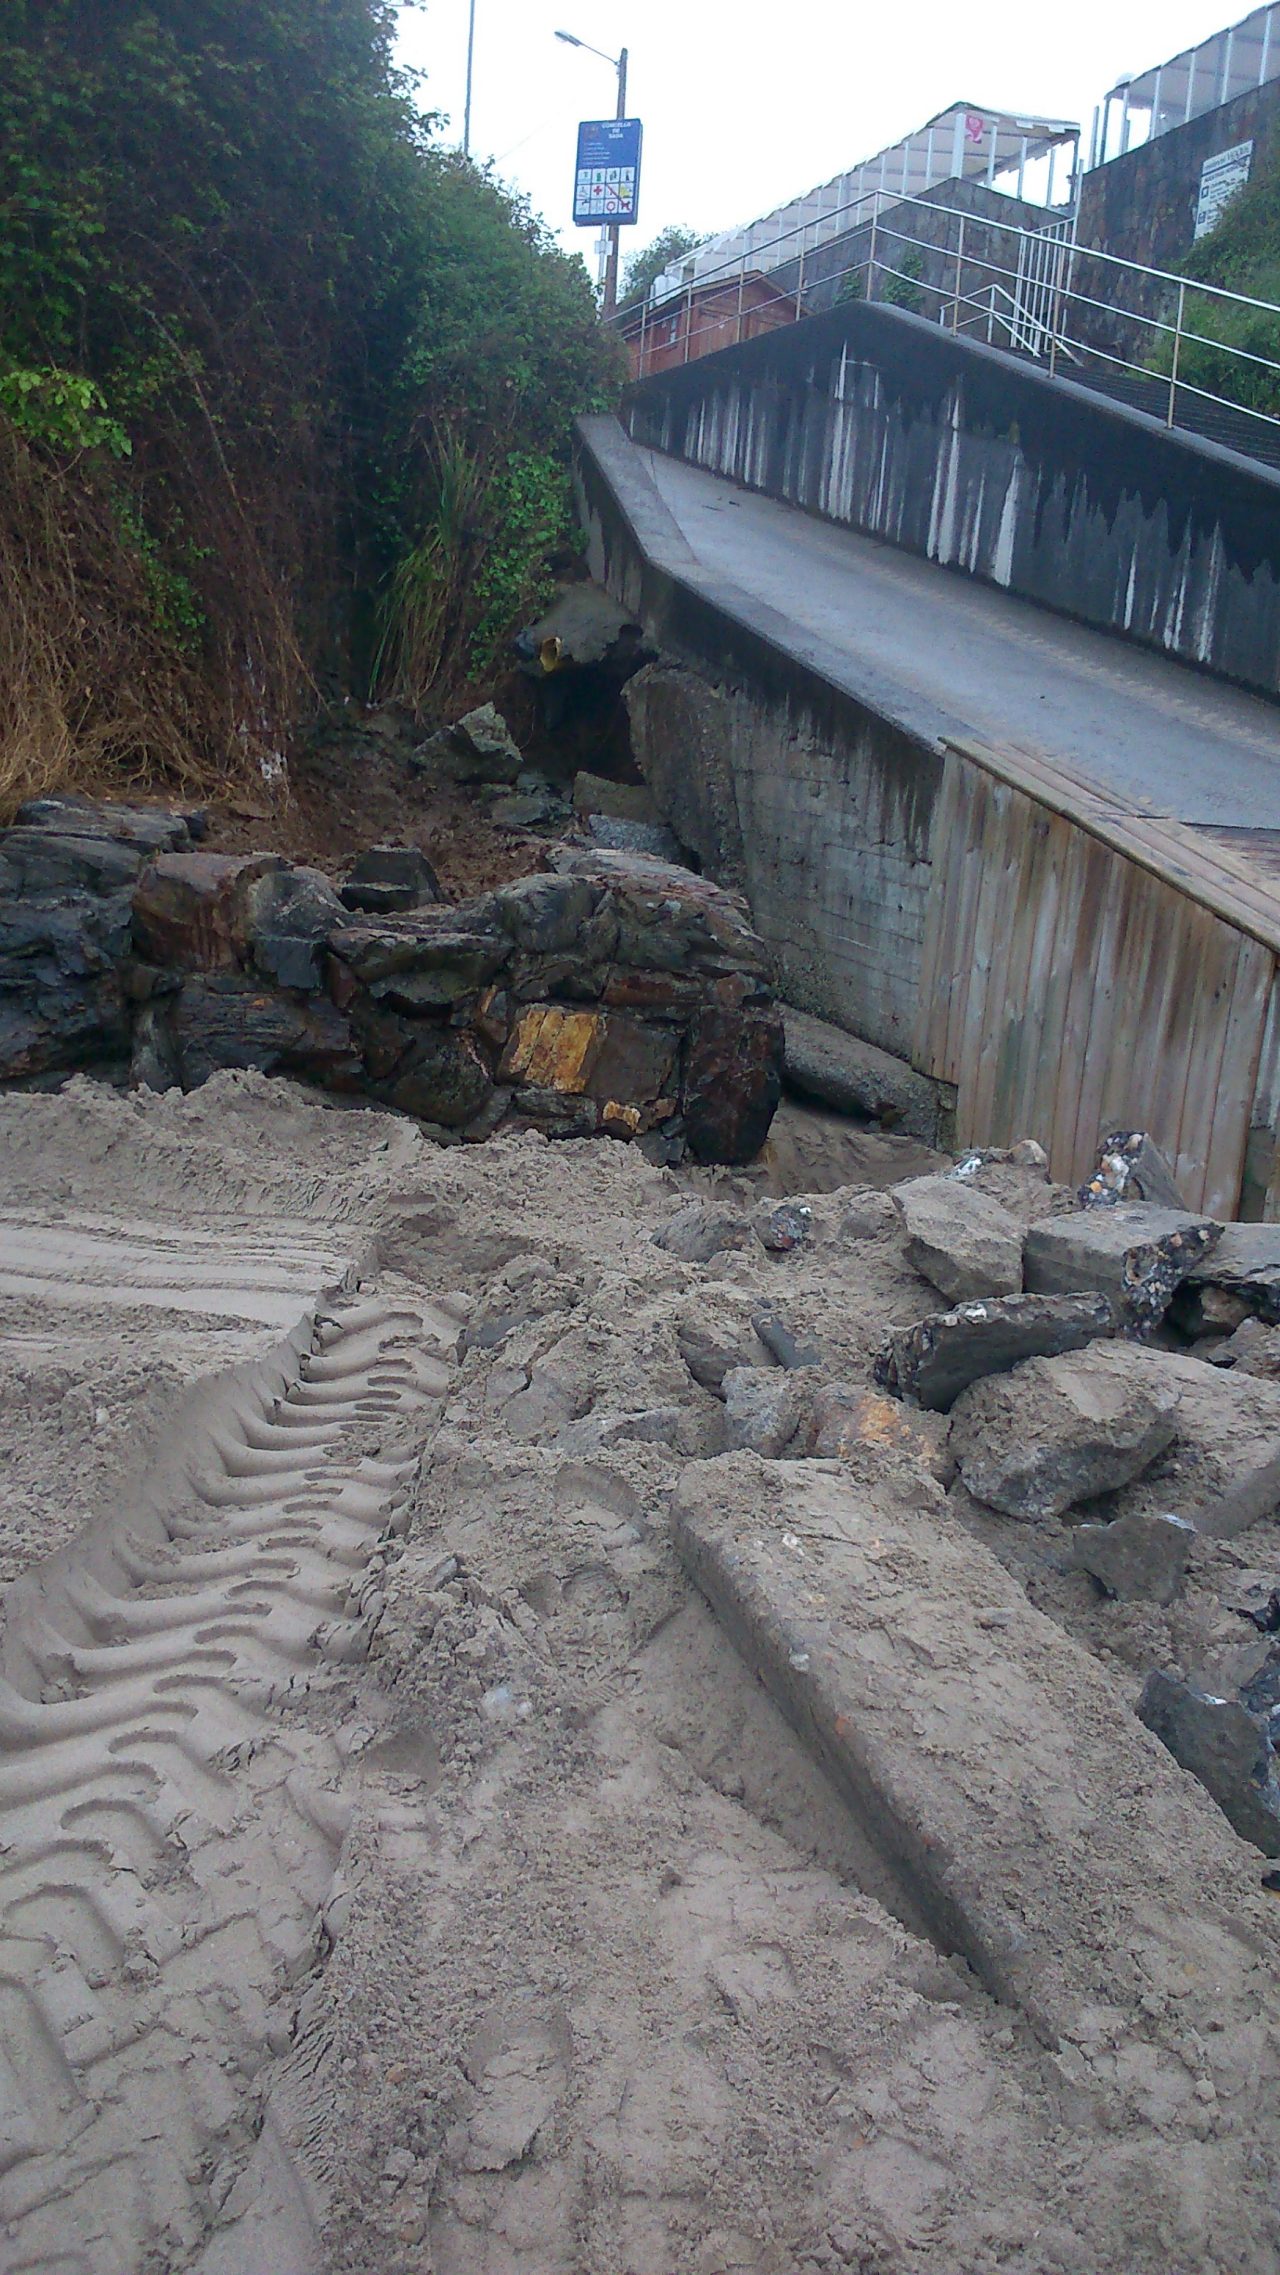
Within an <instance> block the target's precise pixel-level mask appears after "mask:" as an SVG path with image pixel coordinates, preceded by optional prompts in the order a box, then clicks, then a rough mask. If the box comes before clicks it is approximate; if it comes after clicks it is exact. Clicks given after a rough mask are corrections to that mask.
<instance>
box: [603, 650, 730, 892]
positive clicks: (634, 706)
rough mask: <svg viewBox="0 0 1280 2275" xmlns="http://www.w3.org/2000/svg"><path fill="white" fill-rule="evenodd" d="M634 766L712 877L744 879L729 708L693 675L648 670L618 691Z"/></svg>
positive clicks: (675, 669)
mask: <svg viewBox="0 0 1280 2275" xmlns="http://www.w3.org/2000/svg"><path fill="white" fill-rule="evenodd" d="M622 700H623V702H624V703H625V705H626V708H627V717H628V720H629V722H630V726H631V748H632V750H633V752H634V754H635V760H636V764H637V766H638V767H639V769H640V772H641V773H642V774H643V776H644V778H645V781H646V782H647V783H648V785H649V788H650V790H651V791H652V793H653V802H654V804H655V806H656V807H657V809H658V812H659V813H660V814H661V816H662V819H663V821H664V822H665V823H666V824H667V827H668V828H669V829H671V830H673V831H674V832H675V835H676V837H677V838H678V839H679V841H680V843H681V845H687V846H690V847H691V848H692V850H693V851H694V852H695V853H696V854H697V856H698V858H699V860H700V861H701V862H702V864H703V867H704V868H705V869H706V870H708V871H709V873H710V874H711V875H712V876H715V877H721V878H723V879H724V880H725V882H726V883H728V884H732V885H741V884H742V883H743V882H744V881H745V878H746V855H745V852H744V849H743V843H742V825H741V823H740V821H739V819H738V801H737V793H736V790H735V787H734V770H733V755H732V746H733V715H732V710H731V707H730V704H729V702H728V701H727V700H726V698H725V697H724V696H723V695H721V694H720V693H719V692H718V690H717V689H715V688H714V687H711V686H709V685H708V683H707V681H706V680H704V679H700V678H699V676H698V674H697V673H696V672H692V671H685V670H684V669H682V668H681V667H680V666H679V665H673V664H659V663H651V664H647V665H646V666H645V668H644V670H643V671H640V672H637V673H636V676H635V677H634V679H630V680H628V682H627V685H626V687H625V688H624V689H623V696H622Z"/></svg>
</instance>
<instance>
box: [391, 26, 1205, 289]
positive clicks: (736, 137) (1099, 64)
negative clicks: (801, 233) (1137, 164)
mask: <svg viewBox="0 0 1280 2275" xmlns="http://www.w3.org/2000/svg"><path fill="white" fill-rule="evenodd" d="M1247 6H1248V0H1236V4H1235V5H1232V0H1225V4H1223V0H1217V4H1215V0H1071V5H1069V6H1067V7H1062V6H1058V7H1051V8H1044V7H1036V6H1035V5H1033V4H1032V5H1028V0H969V4H968V5H967V6H959V5H957V4H956V0H909V4H908V5H905V6H897V7H895V6H889V7H883V6H880V7H874V8H873V7H868V6H865V5H859V4H857V0H789V4H788V5H782V4H780V0H734V4H733V5H732V6H730V5H729V4H728V0H476V49H475V88H474V96H473V104H472V130H471V140H472V150H473V153H474V155H475V156H477V157H479V158H482V159H492V160H493V161H494V163H495V165H496V168H497V171H498V173H499V174H500V175H501V176H502V178H503V179H504V180H505V181H508V182H510V183H512V184H514V185H515V186H516V187H518V188H519V189H521V190H523V191H525V192H526V193H527V195H528V196H529V197H530V199H531V200H532V202H533V205H534V207H535V209H536V210H537V211H538V212H539V213H540V214H541V215H542V216H543V217H544V219H545V220H546V221H547V223H548V224H549V225H550V227H551V228H552V229H553V230H554V231H555V232H556V234H557V235H558V236H559V238H560V240H561V242H562V243H563V244H564V245H566V246H567V247H568V248H570V249H571V250H580V251H582V252H583V253H584V254H585V253H589V250H590V244H591V238H592V234H593V233H592V231H590V230H588V229H582V230H574V228H573V227H572V225H571V218H570V217H571V210H572V206H571V193H572V174H573V157H574V147H575V139H576V132H577V122H578V120H579V119H583V118H603V117H610V116H612V114H613V108H614V100H615V95H616V81H615V78H614V75H613V73H612V72H611V71H610V69H609V68H608V65H607V64H605V63H601V62H597V60H596V58H595V57H594V56H591V55H585V54H583V53H582V52H581V50H579V49H576V48H571V47H565V46H563V45H562V44H561V42H559V41H558V40H557V39H556V38H555V37H554V33H555V30H556V28H557V26H563V27H564V29H565V30H567V31H572V32H576V33H578V34H579V36H580V37H581V38H583V39H586V40H590V41H591V42H592V44H593V46H595V47H599V48H603V49H605V50H606V51H607V52H608V53H609V54H610V55H616V54H617V52H618V49H619V47H621V46H622V45H623V44H624V43H625V44H626V46H627V48H628V50H629V52H630V88H629V94H628V102H627V108H628V111H629V112H630V113H631V115H632V116H634V117H637V118H641V119H643V121H644V175H643V182H642V190H641V213H640V220H639V224H638V226H637V227H636V228H635V229H633V230H625V229H624V231H623V233H622V243H623V257H624V260H625V257H626V255H627V253H628V252H631V251H633V250H638V249H639V248H640V247H641V246H643V245H645V244H647V243H648V242H649V240H650V238H652V237H654V236H656V235H657V233H658V231H659V230H660V229H662V228H665V227H666V225H667V224H668V223H669V222H684V223H686V224H688V226H689V227H691V228H694V229H697V230H699V231H700V232H703V233H707V234H711V233H713V232H716V231H719V230H721V229H727V228H730V227H732V226H733V225H734V224H735V223H737V222H741V221H750V220H752V219H754V218H755V217H756V216H757V215H759V214H763V213H767V212H769V211H770V210H771V209H772V208H773V207H774V206H776V205H778V204H780V203H782V202H783V201H784V200H785V199H787V198H790V197H794V196H796V195H797V194H798V193H799V192H800V191H802V190H806V189H810V188H812V187H813V186H814V185H815V184H816V183H818V182H822V181H826V180H828V179H829V178H830V177H831V176H832V175H833V174H837V173H840V172H843V171H844V170H845V169H846V168H847V167H849V166H852V165H854V164H856V162H857V161H858V160H859V159H862V158H867V157H870V156H871V155H872V154H873V153H874V152H875V151H877V150H880V149H882V148H883V147H884V146H885V145H886V144H888V143H892V142H895V141H897V139H898V138H899V136H900V135H903V134H906V133H908V132H909V131H910V130H911V129H912V128H913V127H916V126H919V125H921V124H922V123H923V121H924V120H925V119H927V118H928V117H929V116H930V115H931V114H932V113H933V112H935V111H940V110H944V109H945V108H946V107H947V106H948V104H950V103H953V102H956V101H961V100H963V101H965V102H969V103H972V104H973V105H974V106H975V107H977V108H981V107H983V106H989V107H991V108H993V109H1008V110H1014V111H1032V112H1035V113H1037V114H1038V115H1040V116H1042V117H1048V118H1064V119H1078V120H1079V121H1080V122H1081V124H1082V126H1083V127H1084V130H1085V134H1086V138H1087V135H1088V128H1089V120H1090V117H1091V114H1092V111H1093V106H1094V104H1095V103H1097V102H1098V101H1099V100H1100V99H1101V97H1102V96H1103V95H1104V94H1105V93H1106V91H1107V89H1108V88H1109V87H1112V86H1114V85H1115V83H1116V81H1117V80H1118V79H1120V78H1123V77H1126V76H1128V75H1130V74H1133V73H1136V72H1139V71H1144V70H1146V69H1147V68H1148V67H1149V66H1151V65H1154V64H1157V63H1160V62H1163V61H1164V60H1165V58H1166V57H1168V56H1171V55H1175V54H1177V52H1178V51H1179V49H1181V48H1184V47H1187V46H1190V45H1192V44H1193V43H1194V42H1196V41H1197V40H1201V39H1205V38H1207V37H1208V36H1209V35H1210V34H1211V33H1212V32H1215V31H1217V30H1219V29H1221V28H1222V27H1223V26H1224V25H1225V24H1228V23H1231V22H1234V21H1237V20H1238V19H1239V17H1241V16H1242V15H1244V14H1245V13H1246V10H1247ZM467 12H468V0H427V5H426V6H425V7H424V8H419V7H417V6H413V7H406V8H405V9H404V11H403V14H402V53H403V56H404V59H405V60H406V61H408V62H411V63H413V64H414V65H417V66H419V67H421V68H422V69H423V70H424V71H425V72H426V75H427V76H426V83H425V86H424V88H423V91H422V96H421V100H422V101H423V103H424V104H425V105H427V106H428V107H430V108H434V109H437V110H440V111H443V112H445V113H447V114H448V119H449V122H450V123H449V124H448V125H447V126H446V127H445V129H444V138H445V139H446V140H448V141H453V142H460V141H461V138H462V114H463V90H464V84H465V66H466V46H467Z"/></svg>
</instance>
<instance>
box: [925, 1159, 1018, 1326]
mask: <svg viewBox="0 0 1280 2275" xmlns="http://www.w3.org/2000/svg"><path fill="white" fill-rule="evenodd" d="M893 1203H894V1207H895V1208H896V1209H897V1211H898V1214H899V1216H900V1217H901V1219H902V1223H903V1226H904V1228H905V1230H906V1235H907V1262H908V1263H909V1264H910V1265H911V1266H912V1267H913V1268H914V1270H916V1271H917V1272H919V1273H920V1274H921V1275H922V1277H923V1278H924V1279H926V1280H928V1281H930V1282H931V1284H932V1285H933V1286H934V1287H935V1288H936V1289H937V1290H938V1293H939V1295H943V1296H946V1297H947V1299H948V1300H949V1301H950V1302H951V1303H974V1302H978V1301H980V1300H981V1299H982V1298H983V1297H984V1296H1004V1295H1017V1294H1019V1293H1020V1292H1021V1289H1022V1237H1023V1236H1022V1227H1021V1225H1020V1224H1018V1223H1017V1221H1016V1219H1015V1218H1013V1217H1011V1216H1010V1215H1009V1212H1008V1210H1007V1209H1002V1208H1001V1206H1000V1203H999V1202H998V1201H993V1200H989V1199H988V1197H987V1195H986V1194H985V1193H978V1192H975V1191H974V1189H973V1187H972V1186H971V1185H965V1184H961V1183H960V1182H959V1181H958V1180H957V1179H956V1178H954V1177H951V1176H948V1175H945V1174H944V1175H942V1176H938V1177H913V1178H911V1179H909V1181H908V1182H907V1183H906V1184H905V1185H898V1186H895V1188H894V1193H893Z"/></svg>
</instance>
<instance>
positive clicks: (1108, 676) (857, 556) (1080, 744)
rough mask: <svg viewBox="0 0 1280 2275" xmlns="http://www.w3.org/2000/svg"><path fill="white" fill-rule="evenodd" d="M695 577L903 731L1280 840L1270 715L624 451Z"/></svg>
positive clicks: (871, 546)
mask: <svg viewBox="0 0 1280 2275" xmlns="http://www.w3.org/2000/svg"><path fill="white" fill-rule="evenodd" d="M639 456H640V458H641V461H642V463H643V464H644V466H645V467H646V469H647V470H648V472H649V473H650V474H651V475H652V478H653V480H654V482H655V484H656V486H657V488H658V491H659V493H660V495H661V497H662V500H663V502H664V504H665V505H666V507H667V509H668V511H669V512H670V514H671V515H672V517H673V519H674V520H675V521H676V523H677V524H678V526H679V528H680V530H681V532H682V534H683V536H684V537H685V539H686V541H687V543H688V544H689V546H690V548H691V550H692V551H693V552H694V554H695V555H696V556H697V558H698V561H699V562H700V564H701V565H702V567H703V568H704V569H705V570H706V571H707V572H709V574H710V575H712V576H713V577H715V578H717V579H722V580H724V581H725V582H727V583H731V584H733V585H735V586H736V587H737V588H738V590H739V592H741V593H744V594H747V595H749V596H750V598H751V599H753V600H754V601H755V602H757V603H763V604H764V605H765V606H766V607H768V608H770V609H773V610H776V611H777V612H778V614H779V615H780V616H783V617H785V618H786V619H787V620H788V623H789V625H790V626H791V628H792V631H793V634H794V647H795V651H796V652H797V653H798V654H800V655H802V656H804V657H805V659H806V660H813V661H818V660H819V657H818V654H817V651H818V650H820V651H821V666H822V668H823V669H827V670H828V671H829V670H830V659H831V657H832V654H833V652H834V653H835V654H836V655H838V656H840V657H842V658H843V659H844V660H845V663H846V667H847V671H846V672H842V673H841V674H840V676H841V677H842V678H845V677H846V676H847V678H848V680H849V683H850V684H852V685H854V686H855V687H856V686H857V685H858V683H859V682H860V681H865V679H866V678H867V677H868V676H870V677H873V678H874V680H875V681H876V682H877V683H878V684H879V686H880V687H881V688H882V689H883V688H884V687H886V686H888V687H891V688H892V689H893V690H894V691H895V695H896V697H897V701H896V703H895V709H898V710H899V711H905V712H909V714H910V717H909V720H907V722H906V723H909V724H911V725H913V726H914V727H916V728H917V729H918V728H919V727H921V726H925V727H926V728H927V727H928V726H929V725H931V724H932V726H933V729H934V731H935V732H936V733H938V734H940V735H942V734H948V733H950V734H955V733H956V732H962V733H968V734H971V735H977V736H980V737H981V738H982V739H983V740H985V741H987V742H990V743H993V744H995V745H996V746H997V747H998V748H1003V749H1009V748H1015V749H1017V750H1021V751H1025V752H1029V753H1031V754H1032V755H1033V756H1035V757H1037V758H1040V759H1045V760H1048V761H1049V762H1050V763H1051V764H1053V765H1055V766H1059V767H1062V768H1064V769H1065V770H1066V771H1067V772H1069V773H1071V774H1074V775H1075V776H1076V777H1077V778H1083V779H1084V780H1086V781H1088V782H1090V783H1093V784H1095V785H1097V786H1098V787H1100V788H1102V789H1105V790H1107V791H1109V792H1111V793H1112V795H1113V796H1115V795H1118V796H1119V797H1120V798H1122V799H1123V800H1124V801H1126V802H1127V803H1130V804H1131V809H1132V810H1133V811H1134V812H1137V813H1142V814H1151V815H1161V816H1165V817H1168V818H1170V819H1173V820H1176V821H1181V822H1190V823H1196V824H1201V825H1208V826H1209V827H1212V828H1216V829H1250V830H1271V829H1280V705H1276V704H1272V703H1268V702H1265V701H1264V700H1263V699H1262V698H1261V697H1260V696H1254V695H1246V694H1244V693H1242V692H1241V691H1239V690H1238V689H1236V688H1232V687H1226V686H1223V685H1222V684H1221V683H1220V682H1218V681H1216V680H1212V679H1209V678H1208V677H1206V676H1204V675H1202V674H1201V673H1199V672H1196V671H1193V670H1191V669H1190V667H1189V666H1187V665H1185V664H1180V663H1175V662H1172V661H1171V660H1169V659H1167V658H1165V657H1163V656H1159V655H1156V654H1153V653H1150V652H1148V651H1146V650H1143V649H1140V648H1131V647H1128V646H1126V645H1125V644H1124V643H1123V642H1122V641H1120V640H1118V639H1114V638H1111V637H1109V636H1108V635H1107V634H1106V633H1103V632H1095V631H1092V630H1090V629H1089V628H1088V627H1087V626H1085V625H1079V624H1072V623H1070V622H1068V621H1067V620H1066V619H1065V618H1063V617H1059V616H1055V615H1052V614H1051V613H1050V612H1049V611H1048V610H1046V609H1040V608H1037V607H1035V606H1034V605H1033V604H1032V603H1031V602H1029V601H1025V600H1018V599H1015V598H1013V597H1012V596H1011V595H1010V594H1008V593H1004V592H999V591H996V590H995V589H993V588H992V587H990V586H987V585H980V584H976V583H973V582H971V581H970V580H969V579H968V578H966V577H963V576H960V575H958V574H957V573H956V572H955V571H953V570H950V569H943V568H938V567H937V566H935V564H934V563H933V562H931V561H921V560H917V559H916V558H915V557H914V556H913V555H911V554H909V553H900V552H898V551H896V550H895V549H894V548H893V547H892V546H889V545H885V544H882V543H881V542H880V541H879V540H878V539H876V538H871V537H861V536H858V535H857V534H856V533H855V532H853V531H852V530H846V529H841V528H838V527H837V526H836V525H835V524H833V523H830V522H824V521H819V520H817V519H816V518H815V517H814V516H813V515H811V514H807V513H802V512H800V511H799V510H798V509H797V508H796V507H793V506H784V505H778V504H776V503H775V502H774V501H773V500H772V499H771V498H762V497H757V496H755V495H754V494H753V493H751V492H750V491H746V490H739V489H737V488H735V487H734V485H733V484H732V483H731V482H727V481H724V480H722V479H721V477H720V476H718V475H714V474H705V473H703V472H702V471H701V470H700V469H699V468H697V467H692V466H685V465H683V464H681V462H680V461H679V460H677V459H673V458H664V457H663V456H661V454H659V453H658V452H655V451H643V452H641V453H639Z"/></svg>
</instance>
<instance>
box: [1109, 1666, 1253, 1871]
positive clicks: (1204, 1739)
mask: <svg viewBox="0 0 1280 2275" xmlns="http://www.w3.org/2000/svg"><path fill="white" fill-rule="evenodd" d="M1138 1713H1139V1716H1140V1717H1141V1719H1142V1721H1144V1722H1145V1723H1146V1725H1147V1728H1148V1730H1153V1731H1154V1732H1155V1735H1156V1737H1157V1738H1158V1739H1159V1740H1160V1743H1161V1745H1163V1746H1167V1747H1168V1749H1169V1752H1170V1753H1171V1754H1172V1755H1173V1758H1174V1760H1175V1761H1176V1762H1179V1763H1181V1765H1182V1767H1183V1769H1186V1770H1190V1772H1191V1775H1192V1776H1193V1777H1196V1778H1199V1780H1200V1783H1201V1784H1202V1785H1203V1786H1204V1788H1205V1791H1206V1792H1207V1793H1211V1794H1212V1795H1213V1798H1214V1800H1215V1801H1216V1802H1217V1804H1218V1807H1219V1808H1220V1809H1221V1811H1222V1813H1223V1815H1224V1817H1226V1819H1227V1821H1228V1823H1229V1824H1231V1825H1234V1827H1235V1829H1236V1831H1237V1832H1238V1833H1239V1835H1240V1837H1241V1839H1242V1840H1246V1841H1252V1843H1253V1845H1254V1847H1255V1848H1260V1849H1261V1850H1262V1853H1263V1855H1264V1856H1280V1781H1277V1777H1276V1769H1275V1756H1274V1754H1273V1753H1272V1750H1271V1745H1270V1741H1269V1739H1268V1737H1267V1733H1266V1729H1265V1727H1264V1725H1263V1724H1262V1722H1261V1721H1260V1720H1259V1719H1258V1718H1257V1717H1256V1716H1254V1715H1252V1714H1250V1713H1249V1712H1248V1710H1247V1708H1245V1707H1243V1706H1241V1704H1240V1702H1239V1700H1238V1699H1229V1698H1211V1697H1210V1696H1209V1695H1208V1693H1207V1692H1205V1691H1202V1690H1197V1689H1196V1688H1195V1685H1194V1684H1193V1683H1188V1682H1183V1681H1182V1680H1181V1678H1180V1677H1178V1676H1177V1675H1169V1674H1164V1673H1160V1672H1157V1673H1155V1674H1151V1675H1148V1677H1147V1679H1146V1682H1145V1683H1144V1684H1143V1686H1142V1696H1141V1697H1140V1699H1139V1700H1138Z"/></svg>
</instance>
